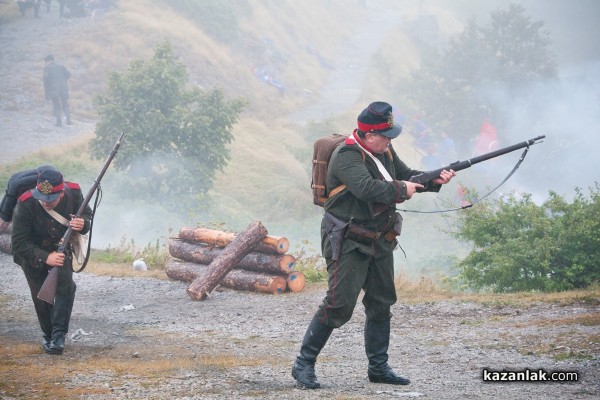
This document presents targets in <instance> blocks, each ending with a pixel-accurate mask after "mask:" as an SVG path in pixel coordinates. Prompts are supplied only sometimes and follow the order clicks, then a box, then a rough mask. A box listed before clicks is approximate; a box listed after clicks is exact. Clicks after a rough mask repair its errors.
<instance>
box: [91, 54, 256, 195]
mask: <svg viewBox="0 0 600 400" xmlns="http://www.w3.org/2000/svg"><path fill="white" fill-rule="evenodd" d="M187 79H188V78H187V73H186V70H185V66H184V65H183V64H181V63H180V62H178V61H175V60H174V59H173V54H172V49H171V46H170V44H169V43H164V44H162V45H160V46H158V47H157V48H156V49H155V53H154V57H153V58H152V59H151V60H149V61H142V60H137V61H134V62H132V63H131V64H130V65H129V68H128V70H127V72H125V73H117V72H112V73H111V74H110V76H109V79H108V93H107V94H106V95H105V96H97V97H96V98H95V99H94V103H95V106H96V107H97V112H98V115H99V121H98V123H97V126H96V138H95V139H93V140H92V142H91V145H90V151H91V154H92V156H93V157H95V158H104V157H106V155H107V154H108V153H109V152H110V149H112V146H113V144H114V141H115V139H116V137H117V136H118V133H119V132H125V133H126V135H125V139H124V143H123V145H122V146H121V148H120V149H119V154H118V156H117V157H116V158H115V160H114V161H113V164H114V166H115V167H116V168H117V169H119V170H124V171H126V172H127V177H128V178H129V180H128V181H127V182H125V183H123V184H124V185H126V186H125V187H127V191H121V194H122V195H123V196H127V195H129V196H131V197H139V196H147V195H150V194H151V195H152V197H153V198H157V196H160V195H165V197H164V201H167V202H168V201H169V200H168V199H172V200H173V201H174V200H175V199H176V200H177V203H178V205H179V206H182V205H186V203H187V205H191V204H193V202H195V201H198V200H199V199H200V198H202V196H204V195H205V194H206V192H207V191H208V190H209V188H210V187H211V186H212V182H213V180H214V177H215V172H216V171H217V170H222V169H223V168H224V167H225V166H226V165H227V161H228V160H229V149H228V147H227V145H228V144H229V143H230V142H231V141H232V140H233V136H232V134H231V129H232V127H233V125H234V124H235V123H236V122H237V120H238V117H239V114H240V113H241V112H242V110H243V108H244V104H245V103H244V102H243V101H242V100H239V99H238V100H234V101H231V102H227V101H226V100H225V99H224V95H223V93H222V92H221V91H219V90H217V89H214V90H212V91H210V92H202V91H200V90H199V89H197V88H192V89H189V90H186V89H185V85H186V83H187Z"/></svg>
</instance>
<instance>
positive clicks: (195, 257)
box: [169, 239, 296, 275]
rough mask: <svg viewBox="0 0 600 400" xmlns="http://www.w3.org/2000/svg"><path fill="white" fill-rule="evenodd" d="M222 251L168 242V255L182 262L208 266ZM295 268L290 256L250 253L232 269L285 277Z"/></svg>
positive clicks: (178, 242) (292, 258)
mask: <svg viewBox="0 0 600 400" xmlns="http://www.w3.org/2000/svg"><path fill="white" fill-rule="evenodd" d="M223 251H224V250H223V249H222V248H220V247H215V246H210V245H206V244H200V243H190V242H185V241H183V240H180V239H171V240H169V254H171V255H172V256H173V257H175V258H178V259H180V260H183V261H192V262H196V263H199V264H205V265H208V264H210V263H211V262H213V261H214V260H215V259H216V258H217V257H218V256H220V255H221V254H222V253H223ZM295 266H296V259H295V257H294V256H292V255H289V254H271V253H261V252H257V251H252V252H250V253H248V254H246V256H244V258H242V259H241V260H240V261H239V262H238V263H237V264H236V265H234V267H233V268H235V269H240V268H241V269H246V270H250V271H258V272H266V273H273V274H281V273H283V274H286V275H287V274H289V273H290V272H291V271H292V270H293V269H294V267H295Z"/></svg>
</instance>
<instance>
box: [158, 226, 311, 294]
mask: <svg viewBox="0 0 600 400" xmlns="http://www.w3.org/2000/svg"><path fill="white" fill-rule="evenodd" d="M288 249H289V241H288V240H287V239H286V238H284V237H279V236H270V235H268V234H267V230H266V229H265V227H264V226H262V224H261V223H260V222H258V221H256V222H253V223H252V224H250V225H249V226H248V228H247V229H246V230H245V231H243V232H241V233H239V234H234V233H228V232H223V231H219V230H213V229H206V228H186V227H184V228H181V229H180V231H179V236H178V237H176V238H172V239H170V240H169V254H170V255H171V256H172V257H173V258H171V259H170V260H168V262H167V265H166V269H165V270H166V273H167V276H168V277H169V278H171V279H175V280H179V281H184V282H190V285H189V286H188V288H187V293H188V295H189V296H190V297H191V298H192V299H194V300H204V299H206V298H207V297H208V295H209V294H210V292H212V291H213V290H214V289H215V288H216V287H217V286H218V285H221V286H223V287H228V288H231V289H237V290H250V291H255V292H262V293H272V294H279V293H283V292H285V291H290V292H298V291H300V290H302V289H304V284H305V277H304V275H303V274H302V273H301V272H299V271H295V270H294V267H295V265H296V259H295V258H294V257H293V256H292V255H290V254H286V252H287V251H288Z"/></svg>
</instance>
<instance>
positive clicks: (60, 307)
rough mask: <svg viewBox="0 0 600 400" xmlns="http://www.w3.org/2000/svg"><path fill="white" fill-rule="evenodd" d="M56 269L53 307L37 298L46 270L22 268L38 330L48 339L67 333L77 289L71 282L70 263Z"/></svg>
mask: <svg viewBox="0 0 600 400" xmlns="http://www.w3.org/2000/svg"><path fill="white" fill-rule="evenodd" d="M55 268H57V267H55ZM58 268H59V270H58V283H57V286H56V297H55V298H54V305H50V304H48V303H46V302H45V301H43V300H40V299H38V298H37V294H38V293H39V291H40V289H41V287H42V285H43V283H44V281H45V280H46V277H47V276H48V268H46V267H43V266H42V267H38V268H31V267H22V269H23V272H24V273H25V278H26V279H27V284H28V285H29V290H30V291H31V299H32V300H33V305H34V307H35V312H36V314H37V317H38V321H39V323H40V328H42V332H43V333H44V337H46V338H48V339H50V338H52V337H56V336H57V335H63V336H64V335H66V334H67V332H68V331H69V323H70V321H71V311H72V310H73V303H74V302H75V290H76V288H77V286H76V285H75V282H74V281H73V270H72V269H71V264H70V262H67V261H65V265H63V266H62V267H58Z"/></svg>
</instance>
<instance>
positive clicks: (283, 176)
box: [0, 0, 461, 247]
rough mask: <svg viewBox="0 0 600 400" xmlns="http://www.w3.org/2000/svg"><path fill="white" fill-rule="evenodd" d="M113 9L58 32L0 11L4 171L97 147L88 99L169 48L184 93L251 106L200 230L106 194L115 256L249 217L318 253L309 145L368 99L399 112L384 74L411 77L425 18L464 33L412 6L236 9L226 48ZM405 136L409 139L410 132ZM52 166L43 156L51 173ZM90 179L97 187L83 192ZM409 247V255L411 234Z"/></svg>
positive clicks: (148, 7)
mask: <svg viewBox="0 0 600 400" xmlns="http://www.w3.org/2000/svg"><path fill="white" fill-rule="evenodd" d="M118 4H119V7H118V9H112V10H110V11H109V12H108V13H107V14H106V15H105V16H103V17H101V18H96V19H93V20H92V19H91V18H90V17H89V16H88V17H86V18H74V19H63V20H60V19H59V18H58V16H57V13H58V11H57V6H56V3H54V2H53V3H52V8H51V9H50V12H49V13H46V11H45V10H42V11H41V14H40V15H41V18H39V19H34V18H33V17H32V15H31V10H30V11H28V13H27V14H26V15H25V16H24V17H21V16H20V15H19V13H18V10H17V7H16V6H15V5H14V4H13V3H2V4H0V21H1V22H0V23H1V25H0V26H1V31H0V44H1V45H2V47H3V49H4V50H3V56H2V58H1V59H0V71H1V75H0V78H1V81H2V89H3V90H2V91H0V93H2V95H1V97H0V116H1V120H2V122H3V127H2V139H1V140H2V142H1V143H0V144H1V145H2V147H3V148H10V149H11V150H10V151H8V152H6V151H4V152H2V153H3V154H2V156H1V157H2V158H0V163H2V164H5V165H10V164H9V163H11V162H15V161H16V160H18V158H19V157H20V156H23V155H26V154H31V153H32V152H34V151H37V150H40V149H48V148H50V147H55V148H56V146H57V145H61V144H62V143H65V142H66V141H70V140H72V139H73V138H75V137H83V138H89V137H91V136H92V135H93V131H94V123H95V114H94V109H93V104H92V99H93V97H94V96H95V95H97V94H99V93H102V92H103V90H105V88H106V78H107V74H108V73H110V72H111V71H124V70H125V69H126V68H127V65H128V64H129V63H130V62H132V61H133V60H136V59H147V58H149V57H151V56H152V54H153V49H154V48H155V46H156V45H157V44H159V43H161V42H163V41H165V40H168V41H169V42H171V44H172V45H173V48H174V51H175V54H176V55H177V57H179V58H180V59H181V61H182V62H183V63H184V64H185V65H186V66H187V68H188V73H189V78H190V84H191V85H196V86H198V87H200V88H204V89H210V88H213V87H218V88H221V89H223V90H224V92H225V93H226V95H227V96H228V97H230V98H234V97H243V98H245V99H247V100H248V102H249V106H248V108H247V111H246V113H245V114H244V115H243V117H242V119H241V121H240V122H239V124H238V125H237V126H236V127H235V128H234V135H235V138H236V139H235V141H234V143H233V144H232V146H231V152H232V153H231V155H232V158H231V162H230V165H229V167H228V168H226V169H225V170H224V171H223V172H222V173H221V174H220V175H219V176H218V178H217V180H216V182H215V186H214V190H213V192H212V195H213V198H214V199H215V200H214V204H212V205H211V208H210V214H209V217H208V220H202V221H198V220H188V221H179V220H175V219H174V218H173V216H172V215H171V214H170V213H168V212H167V211H165V210H162V209H160V207H159V205H156V204H151V202H150V204H149V203H148V202H147V201H141V202H140V204H136V205H135V206H134V207H132V205H131V204H118V202H115V199H114V198H111V196H110V195H107V196H105V200H104V205H103V207H104V208H103V213H105V214H103V215H105V217H103V218H99V219H98V224H97V232H98V233H97V234H96V235H95V244H96V245H100V246H102V245H106V244H112V245H114V244H115V242H114V240H115V238H121V237H123V236H127V237H129V238H135V239H136V242H137V243H147V242H150V241H153V240H155V239H156V238H160V237H163V238H164V237H165V236H167V235H168V230H169V228H171V229H173V228H175V229H176V228H178V227H179V226H180V225H181V224H197V223H204V224H206V223H224V224H226V225H227V226H229V227H230V228H232V229H240V228H242V227H245V226H247V224H248V223H249V222H250V221H251V220H254V219H257V220H261V221H263V223H264V224H265V226H267V228H268V229H269V230H270V231H271V232H272V233H274V234H278V235H285V236H288V237H290V238H291V239H292V241H293V243H296V244H298V243H300V242H301V241H302V240H308V241H309V242H310V243H312V247H317V245H316V244H315V243H317V242H318V236H317V235H318V226H319V215H320V210H319V209H318V208H317V207H315V206H313V205H312V203H311V195H310V189H309V185H310V178H309V175H308V172H309V168H310V156H311V153H312V140H314V138H315V137H316V136H318V134H319V133H320V132H326V133H329V132H331V131H338V132H349V131H350V130H351V129H353V127H354V121H355V118H356V115H357V114H358V112H359V111H360V110H361V109H362V108H363V107H364V106H365V104H368V103H369V102H371V101H374V100H387V101H390V102H392V103H393V104H395V103H396V102H398V103H399V102H401V99H402V98H403V96H398V95H397V94H390V93H388V92H387V90H386V82H387V81H388V80H389V79H391V78H390V75H389V74H390V73H393V74H404V75H407V74H408V73H409V72H410V70H411V69H413V68H416V67H417V66H418V60H419V57H418V46H417V44H416V42H415V41H414V38H415V36H414V34H415V32H414V29H413V30H411V27H414V24H413V22H414V21H415V20H416V19H418V18H419V16H421V15H423V14H424V13H435V14H436V15H437V16H438V21H439V29H440V32H441V33H442V34H444V35H446V34H450V33H454V32H456V31H458V30H459V29H460V26H461V25H460V23H459V22H458V20H457V19H456V18H455V17H453V16H452V15H451V14H450V13H449V12H448V11H445V10H443V9H441V8H436V7H433V6H431V5H429V6H428V8H427V9H426V10H425V9H423V8H419V5H420V4H421V3H420V2H418V1H412V2H403V4H402V7H400V6H398V8H394V7H392V6H390V5H386V3H385V2H383V1H369V2H367V3H366V6H362V5H360V2H358V3H354V2H347V1H342V0H338V1H334V0H331V1H328V2H324V3H323V2H321V1H317V0H310V1H307V2H302V3H299V2H295V1H291V0H286V1H277V2H265V1H258V0H257V1H250V0H248V1H241V2H233V3H232V4H235V5H236V6H235V8H234V11H235V14H236V18H237V19H236V21H237V22H238V26H237V31H236V35H234V38H233V39H230V40H228V41H222V40H219V38H218V37H217V38H215V37H214V35H213V36H211V35H210V34H209V33H212V31H210V32H207V31H205V30H203V28H202V27H201V26H200V25H199V24H198V23H197V22H194V20H193V19H192V18H186V17H185V16H184V15H182V14H181V13H178V12H177V11H175V10H173V9H171V8H169V7H167V6H165V5H164V4H168V2H161V1H159V0H131V1H127V2H119V3H118ZM375 28H376V29H375ZM48 53H52V54H54V55H55V57H56V59H57V60H59V62H62V63H64V64H65V65H66V66H67V67H68V68H69V70H70V71H71V73H72V75H73V77H72V78H71V80H70V91H71V108H72V112H73V119H74V121H75V124H74V125H73V126H72V127H65V128H63V129H57V128H55V127H54V126H52V116H51V109H50V105H49V104H47V103H45V102H44V99H43V88H42V85H41V71H42V68H43V62H42V59H43V57H44V56H45V55H46V54H48ZM381 65H387V66H388V67H387V69H388V71H387V72H386V71H385V70H384V69H383V68H382V67H381ZM390 65H394V66H395V67H393V68H389V66H390ZM258 70H260V71H266V72H269V73H270V74H271V76H272V77H275V78H276V80H274V81H272V82H271V83H273V82H275V83H276V84H277V83H281V84H282V85H283V90H281V89H280V88H277V87H276V86H274V85H273V84H269V83H266V82H264V81H263V80H261V79H259V77H258V76H257V75H256V71H258ZM17 71H18V72H17ZM402 111H403V112H406V114H407V115H410V114H409V113H410V110H402ZM405 128H406V129H405V130H406V131H407V132H410V126H406V127H405ZM397 141H398V144H397V146H404V147H405V148H407V149H409V151H408V152H406V153H405V154H403V157H404V159H405V160H406V161H407V162H408V163H409V164H413V165H416V164H418V158H417V154H416V153H415V152H414V151H413V150H412V149H411V147H410V142H411V141H412V137H411V136H410V134H408V135H403V136H401V137H400V138H399V139H397ZM51 154H53V153H49V154H43V155H41V156H40V157H39V158H40V159H44V158H45V159H48V162H51ZM45 159H44V160H43V161H44V162H46V160H45ZM40 161H41V160H40ZM86 179H87V180H91V179H93V178H92V177H89V178H83V179H81V180H80V181H81V182H82V183H83V182H85V181H86ZM109 183H110V179H109V178H108V177H107V185H109ZM107 187H108V186H107ZM115 203H116V204H115ZM425 207H427V204H425ZM115 220H117V221H119V222H118V223H117V224H116V225H115V223H114V221H115ZM423 220H427V218H425V217H423V219H421V220H420V221H419V223H420V224H422V226H425V225H427V226H428V227H429V226H430V225H432V224H431V223H429V222H427V223H426V224H423ZM109 223H110V226H108V224H109ZM431 234H432V235H433V234H436V232H435V231H433V232H432V233H431ZM419 235H421V236H423V235H424V233H423V231H421V232H419ZM425 235H427V233H425ZM405 240H407V241H409V243H410V241H411V237H410V234H409V236H407V237H406V238H405Z"/></svg>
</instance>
